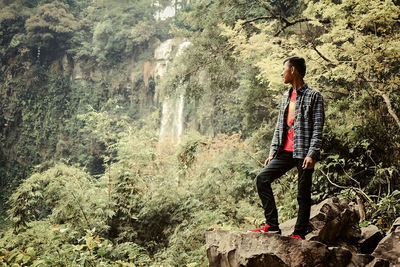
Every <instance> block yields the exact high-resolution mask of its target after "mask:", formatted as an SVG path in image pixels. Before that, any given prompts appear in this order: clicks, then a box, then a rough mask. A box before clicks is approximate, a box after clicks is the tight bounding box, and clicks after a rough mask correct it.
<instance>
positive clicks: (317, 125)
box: [269, 84, 325, 159]
mask: <svg viewBox="0 0 400 267" xmlns="http://www.w3.org/2000/svg"><path fill="white" fill-rule="evenodd" d="M292 90H293V89H290V90H289V91H288V92H286V93H285V94H284V95H283V98H282V102H281V107H280V110H279V116H278V121H277V123H276V126H275V132H274V137H273V138H272V143H271V149H270V153H269V156H270V157H275V156H276V154H277V153H278V151H279V150H282V149H283V146H284V144H285V139H286V135H287V125H286V117H287V111H288V106H289V102H290V93H291V91H292ZM295 114H296V115H295V120H294V145H293V158H305V157H307V156H308V157H312V158H313V159H319V156H320V149H321V144H322V129H323V127H324V121H325V113H324V99H323V97H322V95H321V93H320V92H318V91H316V90H314V89H312V88H310V87H308V85H307V84H304V85H303V86H302V87H301V88H300V89H298V90H297V98H296V110H295Z"/></svg>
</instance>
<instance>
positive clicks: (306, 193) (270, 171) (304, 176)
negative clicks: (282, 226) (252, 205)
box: [257, 151, 314, 237]
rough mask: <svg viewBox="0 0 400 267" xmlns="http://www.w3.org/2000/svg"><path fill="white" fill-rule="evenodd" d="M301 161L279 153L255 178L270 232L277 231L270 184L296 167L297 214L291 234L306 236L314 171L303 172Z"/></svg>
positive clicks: (276, 217)
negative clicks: (297, 174)
mask: <svg viewBox="0 0 400 267" xmlns="http://www.w3.org/2000/svg"><path fill="white" fill-rule="evenodd" d="M303 161H304V159H294V158H293V153H292V152H288V151H280V152H279V153H278V155H277V156H276V157H275V158H274V159H272V160H271V161H270V162H269V164H268V165H267V166H266V167H265V168H264V169H263V170H262V171H261V172H260V174H258V176H257V190H258V195H259V196H260V198H261V202H262V205H263V208H264V214H265V219H266V223H267V224H269V225H270V227H271V228H270V230H279V223H278V211H277V210H276V205H275V199H274V195H273V193H272V189H271V183H272V182H273V181H274V180H275V179H277V178H279V177H281V176H282V175H283V174H285V173H286V172H287V171H289V170H290V169H292V168H293V167H295V166H296V167H297V170H298V172H299V178H298V184H297V185H298V192H297V202H298V204H299V212H298V216H297V221H296V226H295V228H294V232H293V233H294V234H297V235H300V236H302V237H304V236H305V235H306V234H307V228H308V221H309V219H310V210H311V184H312V181H311V177H312V174H313V172H314V169H307V170H303V168H302V165H303Z"/></svg>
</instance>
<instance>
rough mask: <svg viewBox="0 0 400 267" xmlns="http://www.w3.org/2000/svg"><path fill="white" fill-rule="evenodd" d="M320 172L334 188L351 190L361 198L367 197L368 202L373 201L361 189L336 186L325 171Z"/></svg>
mask: <svg viewBox="0 0 400 267" xmlns="http://www.w3.org/2000/svg"><path fill="white" fill-rule="evenodd" d="M319 171H320V172H321V173H322V174H323V175H324V176H325V177H326V178H327V179H328V181H329V183H330V184H332V185H333V186H335V187H337V188H342V189H351V190H353V191H354V192H355V193H356V194H357V195H361V196H363V197H365V199H367V200H368V202H372V199H371V198H370V197H369V196H368V195H367V194H366V193H365V192H364V191H362V189H361V188H357V187H354V186H343V185H338V184H335V183H334V182H332V181H331V179H329V176H328V175H327V174H326V173H325V172H324V171H323V170H321V169H320V170H319Z"/></svg>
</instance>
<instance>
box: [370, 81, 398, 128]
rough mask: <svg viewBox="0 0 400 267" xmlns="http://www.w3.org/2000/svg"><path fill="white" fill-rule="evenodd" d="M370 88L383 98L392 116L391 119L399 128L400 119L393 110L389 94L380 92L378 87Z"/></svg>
mask: <svg viewBox="0 0 400 267" xmlns="http://www.w3.org/2000/svg"><path fill="white" fill-rule="evenodd" d="M372 90H374V91H375V92H377V93H378V94H379V95H380V96H381V97H382V98H383V100H384V101H385V103H386V107H387V109H388V112H389V114H390V115H391V116H392V117H393V119H394V120H395V122H396V123H397V126H399V128H400V119H399V117H398V116H397V114H396V113H395V112H394V110H393V107H392V103H391V102H390V98H389V96H388V95H387V94H385V93H384V92H382V91H381V90H379V89H376V88H373V87H372Z"/></svg>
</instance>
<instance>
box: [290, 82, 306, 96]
mask: <svg viewBox="0 0 400 267" xmlns="http://www.w3.org/2000/svg"><path fill="white" fill-rule="evenodd" d="M307 88H308V85H307V84H306V83H304V84H303V86H302V87H300V88H299V89H297V90H296V93H298V94H302V93H303V92H304V91H305V90H306V89H307ZM292 91H293V87H292V88H290V90H289V93H291V92H292Z"/></svg>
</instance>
